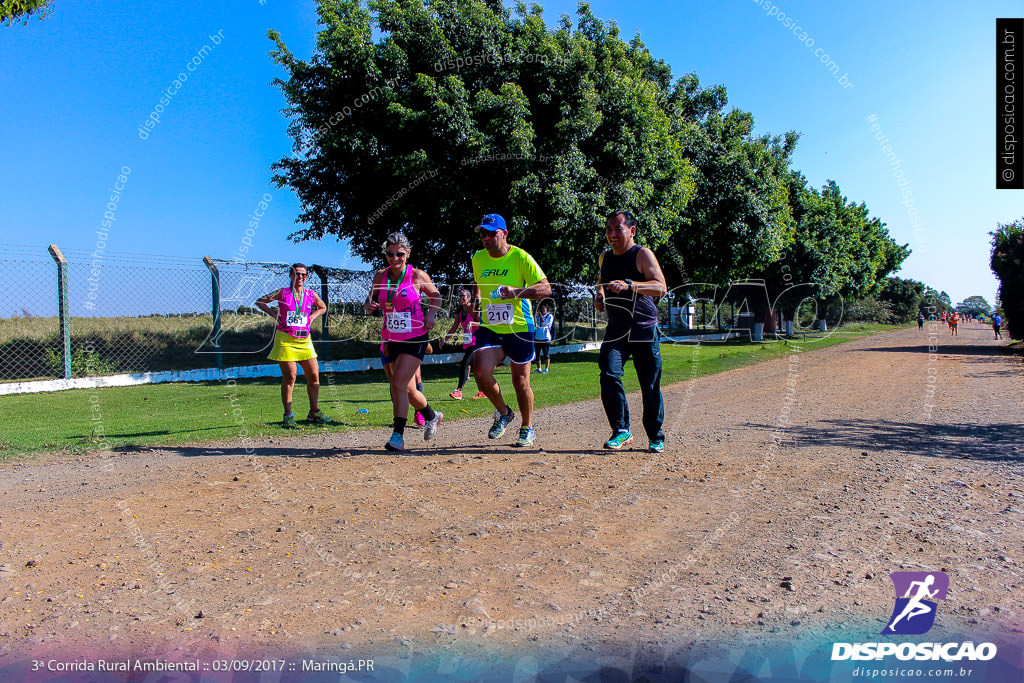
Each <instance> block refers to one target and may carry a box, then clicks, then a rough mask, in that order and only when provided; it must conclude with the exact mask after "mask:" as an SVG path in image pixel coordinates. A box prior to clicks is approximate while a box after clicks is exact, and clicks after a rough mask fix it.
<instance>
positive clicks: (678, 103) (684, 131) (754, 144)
mask: <svg viewBox="0 0 1024 683" xmlns="http://www.w3.org/2000/svg"><path fill="white" fill-rule="evenodd" d="M725 105H726V93H725V88H723V87H721V86H716V87H713V88H710V89H701V88H700V85H699V82H698V80H697V77H696V76H694V75H688V76H687V77H685V78H684V79H681V81H680V83H679V85H678V87H677V91H676V92H675V93H674V95H673V98H672V99H671V100H670V102H669V103H668V109H669V111H673V112H674V114H675V118H674V120H673V122H674V125H675V128H676V130H677V132H678V136H679V138H680V139H681V140H683V141H684V144H685V145H686V156H687V158H688V159H689V160H690V161H691V163H692V164H693V166H694V167H695V168H696V171H697V172H696V191H695V194H694V197H693V200H692V201H691V202H690V203H689V205H688V206H687V208H686V210H685V212H684V213H683V215H682V220H683V223H684V225H685V226H686V228H685V229H683V230H679V231H678V232H676V233H675V235H674V237H673V239H672V243H671V245H669V247H670V249H667V250H666V252H667V253H663V254H662V261H663V262H671V261H672V260H673V259H674V260H676V261H679V260H681V261H682V262H683V263H685V264H686V271H688V274H689V276H690V277H689V279H691V280H693V281H696V282H706V283H715V284H724V283H727V282H729V281H730V280H732V279H735V278H745V277H750V276H752V275H755V274H756V273H758V272H759V271H761V270H762V269H764V268H765V267H767V266H768V265H769V264H770V263H772V262H774V261H776V260H777V259H778V258H779V255H780V254H781V253H782V250H783V248H784V247H785V246H786V245H787V244H788V243H789V242H790V241H791V240H792V238H793V230H794V221H793V215H792V210H791V207H790V203H789V192H788V189H789V188H788V180H789V169H788V166H789V162H790V158H791V156H792V153H793V150H794V148H795V147H796V143H797V140H798V138H799V136H798V135H797V134H796V133H793V132H790V133H787V134H786V135H784V136H775V137H773V136H761V137H754V136H753V135H752V130H753V128H754V117H753V115H752V114H750V113H748V112H744V111H740V110H738V109H733V110H731V111H729V112H724V111H723V110H724V108H725ZM669 272H671V269H669Z"/></svg>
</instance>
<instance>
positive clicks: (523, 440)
mask: <svg viewBox="0 0 1024 683" xmlns="http://www.w3.org/2000/svg"><path fill="white" fill-rule="evenodd" d="M512 445H513V446H515V447H516V448H526V447H527V446H532V445H533V427H520V428H519V438H518V439H517V440H516V442H515V443H514V444H512Z"/></svg>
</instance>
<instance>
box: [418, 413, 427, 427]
mask: <svg viewBox="0 0 1024 683" xmlns="http://www.w3.org/2000/svg"><path fill="white" fill-rule="evenodd" d="M416 424H418V425H419V426H420V427H422V426H423V425H425V424H427V420H426V418H424V417H423V414H422V413H420V411H418V410H417V411H416Z"/></svg>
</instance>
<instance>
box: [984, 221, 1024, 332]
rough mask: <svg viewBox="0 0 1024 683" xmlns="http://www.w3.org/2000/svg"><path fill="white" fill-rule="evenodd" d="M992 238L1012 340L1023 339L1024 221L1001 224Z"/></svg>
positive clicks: (995, 269) (993, 259)
mask: <svg viewBox="0 0 1024 683" xmlns="http://www.w3.org/2000/svg"><path fill="white" fill-rule="evenodd" d="M989 234H990V235H991V236H992V256H991V261H990V263H991V266H992V272H993V273H995V275H996V277H997V278H999V300H998V301H999V303H1000V304H1001V305H1002V307H1003V310H1004V311H1005V313H1006V329H1007V331H1008V332H1009V333H1010V337H1011V338H1012V339H1024V218H1018V219H1017V220H1015V221H1014V222H1012V223H1006V224H1002V223H1001V224H999V226H998V228H997V229H996V230H995V231H994V232H991V233H989Z"/></svg>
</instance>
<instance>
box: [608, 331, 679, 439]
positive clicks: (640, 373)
mask: <svg viewBox="0 0 1024 683" xmlns="http://www.w3.org/2000/svg"><path fill="white" fill-rule="evenodd" d="M630 357H632V358H633V367H634V368H636V377H637V379H638V380H640V393H641V395H642V396H643V405H644V431H645V432H647V438H648V439H649V440H651V441H661V440H664V438H665V433H664V432H662V431H661V425H662V424H663V423H664V422H665V401H664V399H663V398H662V396H661V347H660V343H659V341H658V339H657V338H655V339H654V341H629V340H628V337H624V338H621V339H616V340H614V341H605V342H603V343H602V344H601V356H600V360H599V362H598V364H599V366H600V368H601V402H602V403H603V404H604V412H605V414H606V415H607V416H608V423H609V424H610V425H611V427H612V431H613V432H614V431H618V430H620V429H629V403H627V401H626V390H625V389H624V388H623V386H622V374H623V368H624V366H625V365H626V361H627V360H629V358H630Z"/></svg>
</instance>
